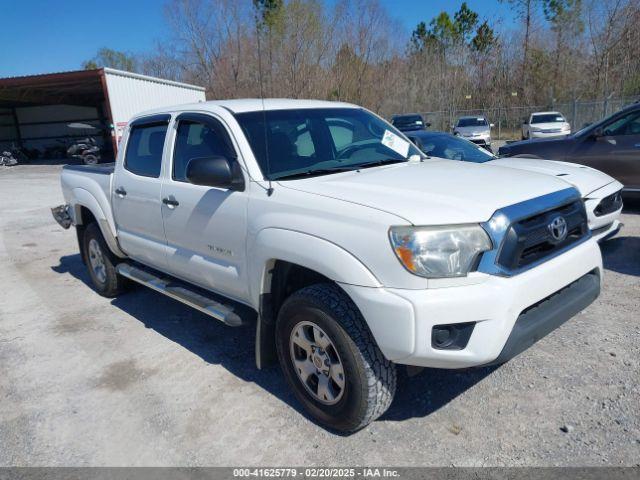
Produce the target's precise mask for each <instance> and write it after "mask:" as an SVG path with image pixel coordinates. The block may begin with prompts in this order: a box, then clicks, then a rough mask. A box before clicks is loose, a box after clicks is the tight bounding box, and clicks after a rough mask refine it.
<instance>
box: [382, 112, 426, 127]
mask: <svg viewBox="0 0 640 480" xmlns="http://www.w3.org/2000/svg"><path fill="white" fill-rule="evenodd" d="M391 124H392V125H393V126H394V127H396V128H397V129H398V130H400V131H401V132H410V131H412V130H424V129H425V128H427V127H429V126H431V124H430V123H429V122H425V121H424V118H422V115H420V114H418V113H407V114H404V115H394V116H393V117H391Z"/></svg>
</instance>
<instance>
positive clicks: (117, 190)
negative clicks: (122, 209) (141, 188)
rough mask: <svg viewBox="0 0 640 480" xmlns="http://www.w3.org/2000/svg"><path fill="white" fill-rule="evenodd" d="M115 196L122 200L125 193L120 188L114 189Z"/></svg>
mask: <svg viewBox="0 0 640 480" xmlns="http://www.w3.org/2000/svg"><path fill="white" fill-rule="evenodd" d="M115 194H116V195H118V196H119V197H120V198H123V197H124V196H125V195H126V194H127V191H126V190H125V189H124V188H122V187H118V188H116V189H115Z"/></svg>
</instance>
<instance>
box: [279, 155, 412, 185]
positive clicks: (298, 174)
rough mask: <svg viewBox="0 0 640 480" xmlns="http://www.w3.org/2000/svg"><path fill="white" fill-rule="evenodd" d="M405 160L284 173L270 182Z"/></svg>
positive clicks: (398, 161)
mask: <svg viewBox="0 0 640 480" xmlns="http://www.w3.org/2000/svg"><path fill="white" fill-rule="evenodd" d="M407 161H408V159H406V158H400V159H398V158H383V159H382V160H376V161H375V162H366V163H357V164H351V165H341V166H339V167H332V168H311V169H309V170H304V171H302V172H292V173H284V174H282V175H274V176H272V177H271V180H284V179H287V180H293V179H296V178H305V177H311V176H314V175H328V174H331V173H337V172H351V171H354V170H360V169H361V168H371V167H378V166H380V165H388V164H391V163H404V162H407Z"/></svg>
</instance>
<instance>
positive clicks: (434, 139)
mask: <svg viewBox="0 0 640 480" xmlns="http://www.w3.org/2000/svg"><path fill="white" fill-rule="evenodd" d="M414 141H415V143H416V144H417V145H418V146H419V147H420V149H421V150H422V151H423V152H424V153H426V154H427V155H429V156H434V157H440V158H448V159H449V160H462V161H464V162H473V163H484V162H488V161H489V160H493V159H495V158H496V157H494V156H493V155H492V154H490V153H489V152H487V151H486V150H485V149H483V148H482V147H479V146H478V145H476V144H475V143H472V142H469V141H468V140H464V139H462V138H460V137H456V136H454V135H436V136H430V137H427V138H422V137H415V139H414Z"/></svg>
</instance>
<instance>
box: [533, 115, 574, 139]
mask: <svg viewBox="0 0 640 480" xmlns="http://www.w3.org/2000/svg"><path fill="white" fill-rule="evenodd" d="M570 133H571V125H569V122H567V120H566V119H565V118H564V116H563V115H562V114H561V113H560V112H535V113H532V114H531V115H530V116H529V119H528V120H525V121H524V122H523V124H522V139H523V140H526V139H529V138H551V137H562V136H565V135H569V134H570Z"/></svg>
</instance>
